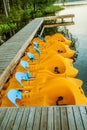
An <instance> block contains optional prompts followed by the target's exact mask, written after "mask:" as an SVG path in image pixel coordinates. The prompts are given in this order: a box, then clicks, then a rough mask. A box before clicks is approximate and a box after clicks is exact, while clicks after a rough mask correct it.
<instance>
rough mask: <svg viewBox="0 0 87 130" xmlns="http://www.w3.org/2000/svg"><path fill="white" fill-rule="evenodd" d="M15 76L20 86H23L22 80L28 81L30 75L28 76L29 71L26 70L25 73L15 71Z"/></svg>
mask: <svg viewBox="0 0 87 130" xmlns="http://www.w3.org/2000/svg"><path fill="white" fill-rule="evenodd" d="M15 78H16V80H17V81H18V82H19V84H20V85H21V86H22V87H24V85H23V83H22V80H25V81H28V80H29V79H30V78H31V77H30V73H29V72H28V71H26V73H22V72H16V74H15Z"/></svg>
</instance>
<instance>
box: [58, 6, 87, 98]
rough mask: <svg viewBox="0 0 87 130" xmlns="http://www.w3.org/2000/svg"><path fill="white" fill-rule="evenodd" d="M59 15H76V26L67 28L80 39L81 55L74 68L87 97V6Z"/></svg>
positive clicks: (77, 7) (70, 7)
mask: <svg viewBox="0 0 87 130" xmlns="http://www.w3.org/2000/svg"><path fill="white" fill-rule="evenodd" d="M59 14H63V15H64V14H75V18H74V21H75V25H72V26H67V28H68V29H69V32H71V33H72V34H73V35H74V37H77V38H78V46H77V50H78V51H79V54H78V57H77V60H76V62H75V63H74V66H75V67H76V68H77V69H78V70H79V74H78V75H77V78H79V79H81V80H82V81H83V86H82V88H83V90H84V92H85V95H86V96H87V5H86V4H85V5H79V6H67V7H66V8H65V10H63V11H61V12H60V13H59ZM59 14H57V15H59Z"/></svg>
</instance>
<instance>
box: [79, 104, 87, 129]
mask: <svg viewBox="0 0 87 130" xmlns="http://www.w3.org/2000/svg"><path fill="white" fill-rule="evenodd" d="M79 109H80V113H81V118H82V122H83V126H84V129H85V130H87V111H86V108H85V106H80V107H79Z"/></svg>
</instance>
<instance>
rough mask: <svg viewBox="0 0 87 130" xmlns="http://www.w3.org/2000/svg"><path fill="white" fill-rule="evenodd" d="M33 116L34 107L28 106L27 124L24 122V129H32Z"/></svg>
mask: <svg viewBox="0 0 87 130" xmlns="http://www.w3.org/2000/svg"><path fill="white" fill-rule="evenodd" d="M34 116H35V107H32V108H30V114H29V117H28V121H27V124H26V130H32V129H33V123H34ZM37 120H38V119H37Z"/></svg>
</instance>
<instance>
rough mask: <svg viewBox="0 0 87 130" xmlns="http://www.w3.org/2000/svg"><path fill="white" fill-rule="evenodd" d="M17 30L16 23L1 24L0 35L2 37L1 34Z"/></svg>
mask: <svg viewBox="0 0 87 130" xmlns="http://www.w3.org/2000/svg"><path fill="white" fill-rule="evenodd" d="M16 29H17V25H16V23H11V24H7V23H6V24H1V25H0V35H2V34H3V33H7V32H9V31H10V30H16Z"/></svg>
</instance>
